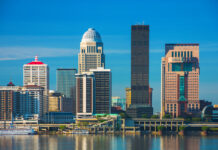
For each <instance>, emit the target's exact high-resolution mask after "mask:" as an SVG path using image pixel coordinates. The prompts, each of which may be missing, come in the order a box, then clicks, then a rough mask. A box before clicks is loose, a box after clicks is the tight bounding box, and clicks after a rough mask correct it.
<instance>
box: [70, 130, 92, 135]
mask: <svg viewBox="0 0 218 150" xmlns="http://www.w3.org/2000/svg"><path fill="white" fill-rule="evenodd" d="M72 134H89V130H84V129H74V130H72Z"/></svg>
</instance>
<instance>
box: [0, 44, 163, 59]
mask: <svg viewBox="0 0 218 150" xmlns="http://www.w3.org/2000/svg"><path fill="white" fill-rule="evenodd" d="M104 52H105V54H130V53H131V50H127V49H123V50H120V49H117V50H116V49H105V50H104ZM78 53H79V49H73V48H72V49H71V48H46V47H19V46H18V47H0V61H5V60H17V59H28V58H33V57H34V56H39V57H63V56H73V55H77V54H78ZM150 53H163V50H161V49H151V50H150Z"/></svg>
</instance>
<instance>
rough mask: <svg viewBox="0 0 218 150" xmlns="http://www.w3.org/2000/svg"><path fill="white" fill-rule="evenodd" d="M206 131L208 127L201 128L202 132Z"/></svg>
mask: <svg viewBox="0 0 218 150" xmlns="http://www.w3.org/2000/svg"><path fill="white" fill-rule="evenodd" d="M208 129H209V127H207V126H204V127H201V130H202V131H208Z"/></svg>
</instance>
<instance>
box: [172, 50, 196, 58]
mask: <svg viewBox="0 0 218 150" xmlns="http://www.w3.org/2000/svg"><path fill="white" fill-rule="evenodd" d="M171 56H172V57H184V58H189V57H192V51H184V52H180V51H175V52H174V51H172V53H171Z"/></svg>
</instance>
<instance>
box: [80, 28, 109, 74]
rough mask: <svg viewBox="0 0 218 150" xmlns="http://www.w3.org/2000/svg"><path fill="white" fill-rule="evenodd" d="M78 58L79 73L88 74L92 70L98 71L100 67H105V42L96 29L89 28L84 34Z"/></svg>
mask: <svg viewBox="0 0 218 150" xmlns="http://www.w3.org/2000/svg"><path fill="white" fill-rule="evenodd" d="M78 56H79V59H78V69H79V70H78V72H79V73H83V72H88V71H89V70H90V69H97V68H98V67H105V55H104V53H103V42H102V40H101V36H100V34H99V33H98V32H97V31H96V30H95V29H94V28H89V29H88V31H86V32H85V33H84V34H83V37H82V40H81V42H80V53H79V54H78Z"/></svg>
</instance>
